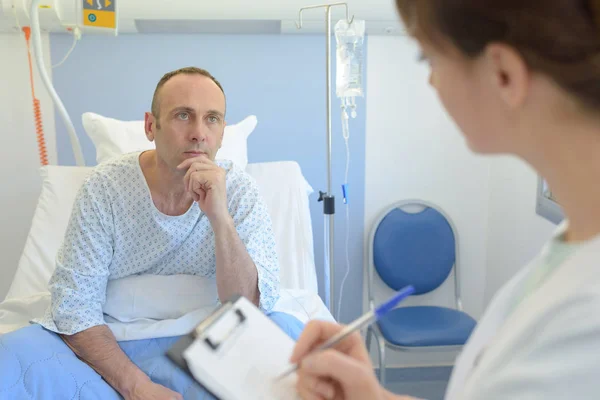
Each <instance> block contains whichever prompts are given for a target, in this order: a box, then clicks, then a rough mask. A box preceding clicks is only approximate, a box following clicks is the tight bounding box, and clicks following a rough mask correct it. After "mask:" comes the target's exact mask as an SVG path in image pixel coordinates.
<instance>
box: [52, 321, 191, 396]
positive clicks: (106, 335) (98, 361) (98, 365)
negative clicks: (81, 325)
mask: <svg viewBox="0 0 600 400" xmlns="http://www.w3.org/2000/svg"><path fill="white" fill-rule="evenodd" d="M61 337H62V338H63V340H64V341H65V343H66V344H67V345H68V346H69V347H70V348H71V350H73V352H74V353H75V354H76V355H77V356H78V357H79V358H80V359H82V360H83V361H84V362H85V363H87V364H88V365H89V366H90V367H92V368H93V369H94V370H95V371H96V372H97V373H98V374H100V375H101V376H102V377H103V378H104V380H106V382H108V384H109V385H110V386H112V387H113V388H114V389H115V390H116V391H117V392H119V393H120V394H121V396H123V397H124V398H125V399H127V400H133V399H140V400H142V399H164V400H171V399H173V400H179V399H182V397H181V395H179V394H178V393H175V392H173V391H171V390H169V389H167V388H165V387H163V386H160V385H157V384H155V383H153V382H152V381H151V380H150V378H149V377H148V376H147V375H146V374H145V373H144V372H143V371H142V370H141V369H139V368H138V367H137V366H136V365H135V364H134V363H133V362H131V360H130V359H129V358H128V357H127V355H126V354H125V353H124V352H123V350H121V348H120V347H119V345H118V343H117V340H116V339H115V336H114V335H113V333H112V331H111V330H110V329H109V328H108V327H107V326H106V325H99V326H94V327H93V328H89V329H86V330H85V331H82V332H79V333H76V334H74V335H61Z"/></svg>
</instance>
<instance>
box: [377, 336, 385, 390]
mask: <svg viewBox="0 0 600 400" xmlns="http://www.w3.org/2000/svg"><path fill="white" fill-rule="evenodd" d="M377 340H378V342H379V382H380V383H381V386H383V387H385V369H386V366H385V339H384V338H383V337H382V336H379V337H378V338H377Z"/></svg>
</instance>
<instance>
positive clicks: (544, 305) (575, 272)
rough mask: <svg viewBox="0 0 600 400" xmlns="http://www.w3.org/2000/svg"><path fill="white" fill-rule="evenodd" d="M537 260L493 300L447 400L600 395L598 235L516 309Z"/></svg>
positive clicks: (464, 355)
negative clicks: (515, 304)
mask: <svg viewBox="0 0 600 400" xmlns="http://www.w3.org/2000/svg"><path fill="white" fill-rule="evenodd" d="M565 229H566V224H564V225H562V226H561V227H560V228H559V229H558V231H557V233H556V235H557V236H558V235H560V234H562V233H563V232H564V230H565ZM547 249H548V246H546V247H545V248H544V250H543V251H542V254H540V256H539V257H543V255H544V253H545V252H546V251H547ZM537 262H538V260H534V261H533V262H532V263H531V264H530V265H529V266H527V267H526V268H524V269H523V270H521V271H520V272H519V273H518V274H517V275H516V276H515V277H514V278H513V279H512V280H510V281H509V282H508V283H507V284H506V285H505V286H504V287H503V288H502V289H500V290H499V291H498V293H497V294H496V296H495V297H494V298H493V300H492V301H491V303H490V306H489V307H488V309H487V310H486V312H485V313H484V316H483V317H482V318H481V320H480V321H479V323H478V325H477V327H476V328H475V330H474V331H473V333H472V335H471V337H470V339H469V341H468V342H467V344H466V345H465V347H464V349H463V351H462V353H461V355H460V356H459V357H458V358H457V362H456V365H455V368H454V370H453V373H452V377H451V379H450V382H449V385H448V389H447V392H446V397H445V399H446V400H500V399H502V400H505V399H527V400H529V399H531V400H553V399H561V400H562V399H578V400H579V399H600V237H597V238H595V239H592V240H589V241H588V242H586V243H583V244H581V246H580V247H579V248H578V249H577V250H576V251H575V252H574V253H573V254H572V255H571V256H570V257H569V258H568V259H567V260H566V261H565V262H564V263H563V264H562V265H560V266H559V267H558V268H557V269H556V270H555V271H554V272H553V273H552V274H551V275H550V276H549V277H548V279H547V280H546V281H545V283H543V284H542V285H541V286H540V287H539V288H538V289H537V290H535V291H534V292H533V293H532V294H531V295H530V296H528V297H527V298H525V300H523V302H522V303H521V304H520V305H519V306H518V307H517V308H515V309H514V310H512V312H510V311H511V307H512V306H513V304H514V296H515V295H516V294H517V293H520V289H522V287H523V285H524V284H525V283H526V282H525V281H526V278H527V276H528V273H529V272H531V270H532V269H533V268H534V267H535V266H536V264H537Z"/></svg>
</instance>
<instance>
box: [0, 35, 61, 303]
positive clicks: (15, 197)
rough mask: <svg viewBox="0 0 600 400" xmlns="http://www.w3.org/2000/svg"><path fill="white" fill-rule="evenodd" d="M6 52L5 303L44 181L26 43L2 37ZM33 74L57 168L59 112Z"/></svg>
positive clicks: (0, 93)
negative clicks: (56, 136)
mask: <svg viewBox="0 0 600 400" xmlns="http://www.w3.org/2000/svg"><path fill="white" fill-rule="evenodd" d="M42 40H43V47H44V56H45V57H44V58H45V59H46V60H49V54H50V50H49V49H50V45H49V39H48V35H43V36H42ZM0 49H1V50H0V54H2V57H1V58H2V62H1V63H0V77H1V78H0V140H1V141H2V143H3V145H2V146H0V182H1V183H2V189H1V191H0V193H1V195H0V222H1V225H0V226H1V227H2V228H1V229H0V254H1V258H0V299H4V297H5V295H6V293H7V291H8V288H9V286H10V283H11V281H12V279H13V276H14V273H15V270H16V267H17V264H18V262H19V258H20V255H21V252H22V250H23V247H24V245H25V239H26V238H27V233H28V231H29V227H30V223H31V218H32V216H33V212H34V210H35V206H36V203H37V198H38V196H39V193H40V188H41V179H40V178H39V167H40V161H39V155H38V150H37V149H38V147H37V141H36V134H35V125H34V118H33V105H32V98H31V86H30V84H29V66H28V63H27V47H26V42H25V39H24V37H23V35H18V34H0ZM32 61H33V60H32ZM47 64H48V62H47ZM33 68H34V72H35V75H34V80H35V90H36V96H37V98H38V99H39V100H40V101H41V104H42V115H43V124H44V130H45V133H46V145H47V148H48V155H49V161H50V163H51V164H52V163H56V143H55V134H54V108H53V106H52V102H51V99H50V97H49V95H48V94H47V92H46V90H45V88H44V86H43V84H42V81H41V79H40V77H39V76H38V73H37V68H36V67H35V63H34V64H33ZM49 73H51V71H49Z"/></svg>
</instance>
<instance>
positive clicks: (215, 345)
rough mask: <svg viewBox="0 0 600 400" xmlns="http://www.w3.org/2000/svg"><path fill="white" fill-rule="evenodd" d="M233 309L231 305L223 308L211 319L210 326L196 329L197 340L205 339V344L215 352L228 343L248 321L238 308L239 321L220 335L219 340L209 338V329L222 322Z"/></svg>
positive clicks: (204, 325) (202, 325) (236, 312)
mask: <svg viewBox="0 0 600 400" xmlns="http://www.w3.org/2000/svg"><path fill="white" fill-rule="evenodd" d="M231 308H232V305H231V304H230V305H229V307H227V306H225V307H222V308H221V310H220V312H219V313H218V314H217V315H215V316H214V318H211V319H210V321H207V322H208V324H201V325H199V326H198V327H197V328H196V329H195V336H196V338H199V337H203V341H204V343H206V344H207V345H208V346H209V347H210V348H211V349H212V350H213V351H217V350H218V349H219V347H221V346H222V345H223V344H224V343H225V342H226V341H227V339H229V338H230V337H231V336H232V335H233V334H234V333H235V332H236V330H238V329H240V328H241V327H242V325H243V324H244V322H245V321H246V316H245V315H244V313H243V312H242V310H240V309H239V308H237V309H236V310H235V315H236V316H237V321H236V323H235V325H233V326H232V327H231V328H229V329H228V330H227V331H226V332H225V333H223V334H222V335H219V336H220V337H219V338H218V339H215V338H211V337H209V335H208V328H209V327H210V326H215V325H216V324H217V323H218V322H219V321H221V320H222V319H223V317H224V316H225V315H227V313H228V311H230V310H231Z"/></svg>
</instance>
